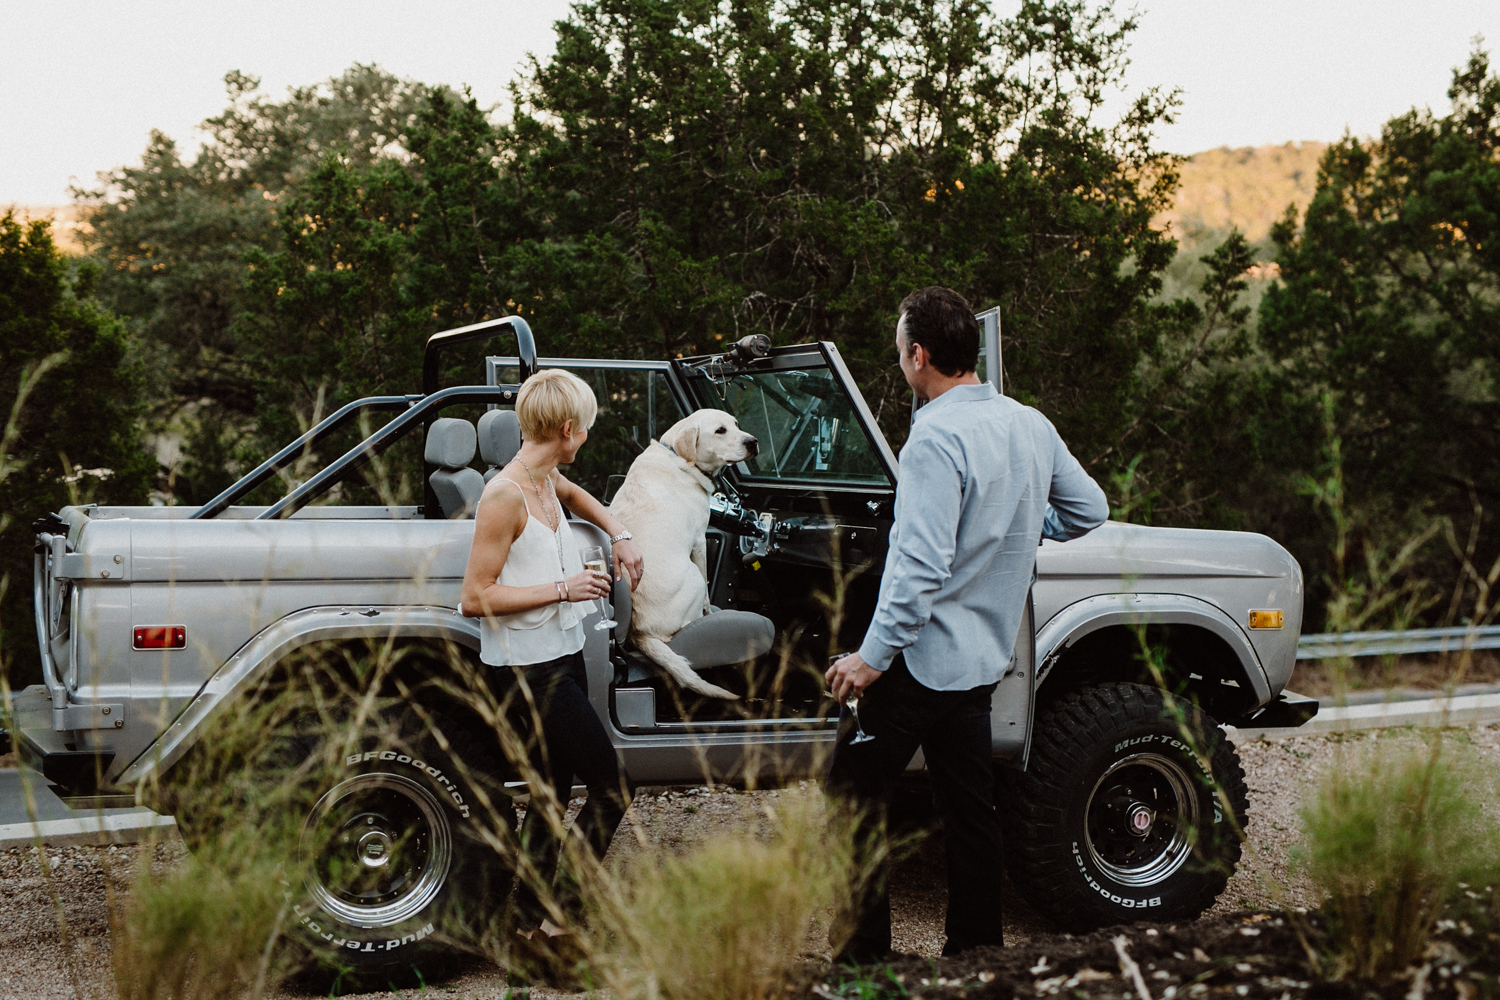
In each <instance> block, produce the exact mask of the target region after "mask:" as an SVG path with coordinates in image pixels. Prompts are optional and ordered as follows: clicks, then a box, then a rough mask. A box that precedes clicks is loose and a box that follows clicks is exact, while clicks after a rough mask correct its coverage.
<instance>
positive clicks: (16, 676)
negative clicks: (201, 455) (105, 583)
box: [0, 212, 155, 687]
mask: <svg viewBox="0 0 1500 1000" xmlns="http://www.w3.org/2000/svg"><path fill="white" fill-rule="evenodd" d="M97 277H98V269H97V268H96V267H94V266H93V265H91V264H88V263H83V264H78V263H76V262H72V261H69V260H68V258H66V257H64V256H63V255H62V254H61V253H60V252H59V251H58V250H57V247H56V246H55V245H54V244H53V241H52V234H51V232H50V223H48V222H46V221H42V220H36V221H31V222H23V221H22V220H20V219H17V218H16V216H15V214H14V212H6V213H5V214H4V215H3V216H0V412H3V413H4V415H5V416H6V417H8V418H9V421H8V424H7V427H6V431H5V435H4V451H5V455H4V461H3V464H4V466H5V467H6V469H7V475H6V476H5V477H4V478H0V511H3V512H4V513H5V515H6V518H7V519H6V522H5V523H4V525H3V528H0V589H3V595H0V648H3V649H4V651H5V655H6V657H7V659H8V660H9V661H10V669H11V675H10V682H11V685H12V686H14V687H19V686H21V685H24V684H29V683H35V682H38V681H40V680H41V673H40V669H39V667H40V661H39V660H38V658H37V649H36V631H35V625H34V624H33V618H32V607H31V587H30V581H31V573H32V546H33V545H34V544H35V542H34V537H33V532H32V530H31V522H32V520H33V519H35V518H38V517H41V516H43V515H45V514H47V513H49V512H52V511H56V510H58V509H60V508H61V507H63V506H65V505H67V504H70V503H73V504H77V503H90V502H99V503H125V504H130V503H143V502H145V500H146V495H147V490H148V488H149V483H150V479H151V474H152V472H153V470H154V467H155V460H154V458H153V457H152V456H151V455H149V454H147V452H146V451H145V450H144V449H143V448H142V442H141V435H140V423H139V420H140V416H141V410H142V407H141V399H142V388H143V384H142V378H141V372H140V367H139V365H138V364H137V363H136V361H135V360H134V359H133V358H132V356H131V351H130V342H129V338H128V337H127V335H126V332H125V329H124V326H123V325H122V324H121V323H120V322H119V321H118V320H117V319H115V318H114V317H113V316H111V315H110V314H109V313H108V312H107V311H105V310H104V309H103V308H102V307H100V306H99V305H98V304H97V303H96V302H94V301H93V300H92V299H91V298H90V292H91V290H92V286H93V282H94V281H95V280H96V279H97ZM39 374H40V377H39V378H38V377H37V376H38V375H39ZM28 383H29V384H30V390H31V391H30V392H29V394H28V395H27V397H26V399H25V400H24V405H18V402H20V401H19V400H18V396H19V394H20V393H21V391H22V387H23V386H25V385H28Z"/></svg>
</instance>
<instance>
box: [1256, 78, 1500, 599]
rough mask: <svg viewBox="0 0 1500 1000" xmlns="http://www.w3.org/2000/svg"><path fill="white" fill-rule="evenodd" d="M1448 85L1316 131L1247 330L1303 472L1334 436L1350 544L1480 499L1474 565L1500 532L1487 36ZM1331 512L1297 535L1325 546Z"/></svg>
mask: <svg viewBox="0 0 1500 1000" xmlns="http://www.w3.org/2000/svg"><path fill="white" fill-rule="evenodd" d="M1448 93H1449V97H1450V98H1451V100H1452V102H1453V103H1452V108H1451V110H1450V112H1449V113H1448V114H1447V115H1443V116H1438V115H1436V114H1434V113H1432V112H1431V111H1427V110H1416V109H1414V110H1412V111H1409V112H1407V113H1406V114H1403V115H1399V116H1397V117H1395V118H1392V119H1391V120H1390V121H1389V122H1387V123H1386V124H1385V126H1384V127H1383V128H1382V129H1381V134H1380V137H1379V138H1378V139H1377V140H1374V141H1370V142H1365V141H1361V140H1359V139H1355V138H1351V137H1346V138H1345V139H1344V140H1342V141H1341V142H1339V143H1336V144H1334V145H1333V146H1331V147H1330V148H1329V149H1328V151H1327V153H1326V154H1325V155H1324V158H1323V161H1322V166H1321V168H1320V170H1319V174H1318V182H1317V192H1316V194H1315V195H1314V197H1313V200H1312V203H1311V204H1310V205H1309V206H1308V209H1307V213H1306V215H1305V216H1304V217H1303V219H1302V220H1301V226H1300V227H1299V226H1298V224H1297V223H1298V220H1297V218H1296V216H1295V214H1294V213H1292V212H1288V214H1287V216H1286V218H1285V219H1284V220H1283V221H1282V222H1281V223H1280V224H1278V225H1277V226H1276V227H1275V228H1274V230H1273V233H1272V235H1273V238H1274V239H1275V241H1276V244H1277V262H1278V263H1279V265H1280V268H1281V277H1282V280H1281V282H1280V283H1279V285H1278V286H1276V287H1273V288H1272V289H1271V290H1269V291H1268V292H1267V294H1266V297H1265V299H1264V300H1263V301H1262V304H1261V312H1260V320H1259V331H1260V337H1261V339H1262V342H1263V344H1264V346H1265V348H1266V350H1267V351H1268V352H1269V354H1270V355H1271V356H1272V357H1275V358H1277V359H1278V362H1279V363H1278V365H1277V366H1276V367H1275V369H1274V376H1275V379H1276V381H1277V382H1278V383H1279V384H1280V385H1281V386H1282V387H1283V391H1284V394H1285V396H1286V397H1287V398H1288V399H1293V400H1295V401H1296V407H1297V409H1296V411H1295V412H1294V413H1292V414H1289V415H1287V416H1286V417H1285V418H1284V421H1285V425H1286V427H1287V430H1286V431H1285V433H1284V435H1283V436H1284V437H1285V439H1286V440H1287V441H1289V442H1295V444H1296V447H1292V448H1287V449H1285V450H1284V456H1285V457H1284V459H1283V461H1284V463H1285V466H1286V467H1288V468H1289V469H1294V470H1298V471H1301V472H1304V473H1311V472H1313V471H1314V470H1315V469H1316V468H1317V465H1318V462H1319V455H1320V453H1321V450H1322V449H1323V447H1324V446H1325V439H1331V440H1332V441H1333V442H1337V447H1338V450H1339V454H1340V457H1341V470H1342V476H1343V483H1344V494H1345V495H1346V496H1347V497H1349V498H1350V504H1351V507H1352V509H1351V512H1350V515H1349V516H1350V517H1351V518H1353V519H1354V520H1353V524H1354V531H1355V536H1356V537H1355V539H1354V544H1355V550H1356V551H1358V550H1359V549H1361V548H1363V547H1365V545H1366V544H1367V543H1368V545H1369V546H1370V547H1371V551H1376V550H1379V549H1382V548H1383V549H1386V550H1387V551H1392V550H1394V549H1395V548H1398V547H1399V544H1400V540H1401V538H1402V537H1404V536H1406V535H1413V534H1416V533H1418V532H1419V531H1420V530H1421V529H1422V528H1423V527H1424V526H1425V524H1426V523H1427V522H1428V521H1429V520H1430V519H1431V518H1433V517H1449V518H1451V519H1453V520H1454V521H1456V522H1457V523H1458V525H1459V535H1460V536H1462V535H1463V534H1464V526H1465V525H1467V524H1468V523H1469V522H1470V520H1471V518H1472V517H1473V516H1474V505H1475V502H1476V501H1477V502H1478V503H1479V504H1480V505H1482V506H1483V508H1484V509H1485V510H1486V511H1487V514H1486V518H1485V520H1484V522H1483V525H1482V530H1481V533H1480V535H1479V538H1478V540H1477V542H1476V544H1477V546H1478V554H1479V557H1481V558H1476V562H1481V563H1482V564H1483V565H1485V566H1487V565H1488V564H1489V560H1490V559H1491V558H1493V553H1494V552H1495V550H1496V548H1497V547H1500V532H1497V531H1496V529H1495V527H1494V525H1495V520H1494V517H1495V514H1496V512H1500V395H1497V391H1496V377H1497V375H1500V370H1497V363H1500V362H1497V359H1500V155H1497V154H1500V77H1497V76H1496V75H1495V74H1493V73H1492V72H1491V71H1490V67H1489V59H1488V56H1487V55H1486V54H1485V53H1484V52H1483V51H1480V50H1478V49H1476V50H1475V51H1474V53H1473V54H1472V55H1471V56H1470V58H1469V61H1468V63H1467V64H1466V65H1464V66H1463V67H1460V68H1459V69H1457V70H1456V71H1455V72H1454V76H1453V85H1452V87H1451V88H1450V89H1449V92H1448ZM1325 396H1326V398H1327V400H1328V406H1329V411H1328V429H1327V431H1326V432H1324V431H1323V430H1322V428H1321V427H1320V423H1321V422H1322V420H1323V416H1324V414H1323V411H1322V409H1321V407H1320V404H1319V401H1320V400H1321V399H1323V398H1324V397H1325ZM1332 530H1333V528H1332V526H1331V525H1329V526H1325V527H1323V528H1322V529H1321V530H1320V531H1319V533H1318V535H1316V536H1314V537H1315V538H1316V539H1317V540H1318V541H1320V542H1322V543H1323V544H1315V543H1313V542H1308V543H1306V545H1305V547H1306V549H1307V550H1309V551H1310V550H1312V549H1315V548H1321V549H1322V550H1323V551H1327V550H1328V546H1327V544H1326V542H1327V539H1328V538H1329V536H1330V533H1331V532H1332ZM1428 553H1429V555H1428V558H1427V560H1426V561H1425V562H1420V561H1419V562H1418V563H1416V564H1414V569H1413V572H1414V573H1416V574H1418V575H1421V576H1425V577H1427V578H1428V579H1431V580H1435V581H1437V582H1438V583H1439V585H1440V586H1443V589H1444V590H1446V589H1447V588H1448V587H1449V586H1451V584H1452V581H1453V580H1454V579H1455V577H1456V576H1457V575H1458V570H1457V566H1456V564H1455V562H1453V561H1452V560H1450V559H1448V558H1447V554H1446V553H1443V552H1441V551H1440V550H1439V548H1438V547H1437V546H1434V547H1433V548H1431V549H1429V550H1428ZM1485 553H1488V555H1485ZM1460 596H1461V595H1457V594H1456V595H1455V598H1454V601H1453V603H1452V604H1451V605H1448V604H1447V603H1446V602H1445V604H1444V605H1442V607H1450V606H1451V607H1453V608H1457V607H1460V606H1462V605H1465V604H1467V603H1468V602H1466V601H1462V600H1460ZM1438 613H1439V614H1441V610H1440V611H1439V612H1438Z"/></svg>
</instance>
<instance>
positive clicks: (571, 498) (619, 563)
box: [552, 472, 646, 590]
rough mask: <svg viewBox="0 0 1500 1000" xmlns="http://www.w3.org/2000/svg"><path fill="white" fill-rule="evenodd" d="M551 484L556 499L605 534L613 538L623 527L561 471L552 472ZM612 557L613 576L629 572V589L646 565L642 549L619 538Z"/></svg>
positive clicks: (635, 585)
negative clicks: (555, 492)
mask: <svg viewBox="0 0 1500 1000" xmlns="http://www.w3.org/2000/svg"><path fill="white" fill-rule="evenodd" d="M552 475H553V480H552V488H553V489H555V490H556V491H557V499H558V500H559V501H561V502H562V504H563V505H564V506H565V507H567V508H568V509H569V510H571V511H572V512H573V513H575V514H577V515H578V516H579V517H581V518H583V519H584V520H585V521H588V522H589V523H590V524H596V525H598V526H599V528H600V529H601V530H603V532H604V533H605V534H606V535H609V536H610V537H611V538H613V537H614V536H615V535H618V534H619V533H620V532H622V531H624V530H625V525H623V524H621V523H620V522H619V520H618V519H616V518H615V516H614V515H612V514H611V513H610V512H609V511H608V510H607V509H606V508H605V506H604V505H603V504H602V503H600V502H599V501H598V500H595V499H594V495H593V494H592V493H590V492H589V491H588V490H586V489H584V488H583V487H582V486H579V485H578V484H577V483H570V482H568V480H567V478H566V477H565V476H564V475H563V474H562V473H561V472H554V473H552ZM614 557H615V579H616V580H623V579H624V578H625V576H624V574H625V573H629V574H630V589H631V590H634V589H635V588H636V587H637V586H638V585H639V584H640V582H641V572H642V570H644V569H645V568H646V560H645V557H644V556H642V555H641V550H640V549H638V548H636V547H635V545H634V544H633V543H632V542H631V541H630V539H628V538H626V539H622V540H621V541H618V542H615V544H614Z"/></svg>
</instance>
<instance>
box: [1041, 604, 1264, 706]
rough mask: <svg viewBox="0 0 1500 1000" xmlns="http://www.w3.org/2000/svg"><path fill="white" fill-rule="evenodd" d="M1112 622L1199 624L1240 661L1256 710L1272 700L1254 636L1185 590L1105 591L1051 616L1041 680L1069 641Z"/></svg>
mask: <svg viewBox="0 0 1500 1000" xmlns="http://www.w3.org/2000/svg"><path fill="white" fill-rule="evenodd" d="M1111 625H1130V626H1140V625H1194V626H1197V627H1198V628H1202V629H1204V630H1206V631H1208V632H1210V633H1212V634H1213V635H1215V636H1217V637H1218V638H1220V639H1222V640H1224V642H1225V643H1226V644H1227V645H1228V646H1229V648H1230V649H1231V650H1233V652H1234V654H1235V656H1236V658H1238V660H1239V665H1240V675H1241V680H1242V682H1243V683H1246V684H1248V686H1249V689H1250V693H1251V694H1252V695H1253V697H1254V699H1255V704H1254V705H1253V706H1251V709H1252V710H1253V709H1254V708H1258V707H1260V706H1261V705H1264V704H1266V703H1267V702H1269V701H1270V700H1271V697H1272V692H1271V683H1270V680H1269V679H1268V678H1267V677H1266V671H1265V668H1264V667H1263V666H1261V662H1260V657H1259V656H1257V655H1256V652H1255V647H1254V646H1252V645H1250V637H1249V636H1247V635H1246V634H1245V632H1244V630H1243V629H1241V628H1240V627H1239V625H1238V624H1237V623H1236V622H1235V620H1234V619H1233V618H1230V617H1229V616H1228V615H1227V614H1225V613H1224V612H1223V611H1222V610H1221V609H1219V608H1218V607H1215V606H1214V605H1212V604H1210V603H1208V602H1207V601H1204V600H1200V599H1199V598H1196V597H1189V596H1187V595H1186V594H1100V595H1098V596H1095V597H1086V598H1084V599H1083V600H1081V601H1078V602H1077V603H1075V604H1070V605H1068V606H1067V607H1065V608H1063V609H1062V610H1061V611H1059V612H1057V614H1055V615H1053V616H1052V617H1051V618H1049V619H1048V620H1047V623H1046V624H1045V625H1043V626H1042V627H1041V628H1040V629H1038V630H1037V633H1036V657H1037V663H1038V664H1039V666H1038V667H1037V684H1038V686H1040V685H1041V683H1042V682H1043V681H1045V680H1046V679H1047V674H1048V673H1050V672H1051V670H1052V667H1053V666H1054V665H1055V664H1056V663H1057V661H1058V660H1060V659H1061V658H1062V654H1063V653H1064V652H1065V651H1066V650H1067V649H1068V647H1069V646H1071V645H1073V643H1075V642H1077V641H1078V640H1079V639H1081V638H1083V637H1084V636H1086V635H1088V634H1089V633H1090V632H1096V631H1098V630H1099V629H1101V628H1108V627H1109V626H1111Z"/></svg>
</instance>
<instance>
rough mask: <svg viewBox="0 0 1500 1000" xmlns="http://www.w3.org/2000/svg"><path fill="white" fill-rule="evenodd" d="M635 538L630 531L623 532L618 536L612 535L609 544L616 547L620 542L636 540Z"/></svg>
mask: <svg viewBox="0 0 1500 1000" xmlns="http://www.w3.org/2000/svg"><path fill="white" fill-rule="evenodd" d="M634 537H635V536H634V535H632V534H631V533H630V532H628V531H622V532H620V533H619V534H618V535H610V536H609V544H610V545H616V544H618V543H620V542H623V541H625V540H626V539H629V538H634Z"/></svg>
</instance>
